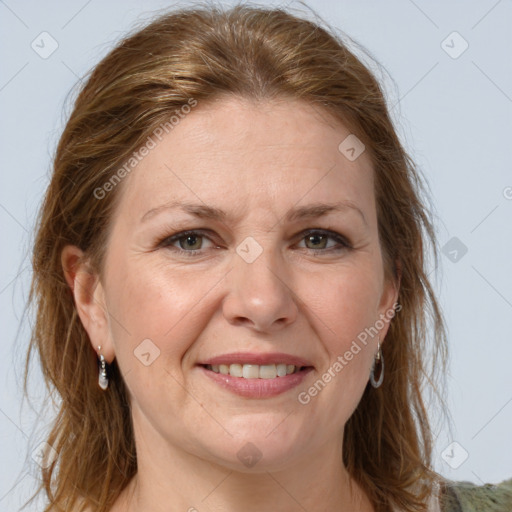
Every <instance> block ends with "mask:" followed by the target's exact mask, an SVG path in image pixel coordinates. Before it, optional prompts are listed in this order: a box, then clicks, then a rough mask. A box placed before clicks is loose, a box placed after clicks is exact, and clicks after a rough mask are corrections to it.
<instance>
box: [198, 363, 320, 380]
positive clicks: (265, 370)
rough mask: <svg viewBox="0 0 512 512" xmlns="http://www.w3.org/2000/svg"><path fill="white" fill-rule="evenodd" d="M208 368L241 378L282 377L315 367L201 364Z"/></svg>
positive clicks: (279, 364)
mask: <svg viewBox="0 0 512 512" xmlns="http://www.w3.org/2000/svg"><path fill="white" fill-rule="evenodd" d="M199 366H202V367H203V368H205V369H206V370H209V371H211V372H214V373H217V374H220V375H229V376H231V377H237V378H241V379H264V380H271V379H281V378H284V377H286V376H288V375H294V374H297V373H299V372H303V371H305V370H307V369H313V367H312V366H296V365H293V364H286V363H273V364H263V365H259V364H252V363H249V364H240V363H231V364H201V365H199Z"/></svg>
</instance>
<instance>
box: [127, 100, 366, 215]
mask: <svg viewBox="0 0 512 512" xmlns="http://www.w3.org/2000/svg"><path fill="white" fill-rule="evenodd" d="M347 137H348V139H347ZM350 137H354V135H352V134H351V132H350V130H349V128H348V127H346V126H344V125H343V124H342V123H341V122H339V121H335V120H334V119H333V118H332V117H331V116H329V115H328V114H327V113H326V112H324V111H323V109H315V108H313V107H312V106H311V105H309V104H307V103H305V102H301V101H296V100H278V101H277V100H274V101H270V100H266V101H263V102H253V101H249V100H245V99H242V98H235V97H233V98H231V97H230V98H222V99H221V100H218V101H215V102H209V103H207V104H203V105H202V104H200V103H199V104H198V105H197V106H196V107H195V108H194V109H192V110H191V111H190V113H188V114H186V115H183V116H182V117H181V119H180V120H179V122H178V123H177V124H175V125H174V126H173V128H172V130H170V131H169V133H166V134H165V135H164V136H161V137H160V139H161V140H158V138H157V137H155V136H153V137H152V138H153V139H154V147H153V148H152V149H151V150H150V151H149V153H148V154H147V155H146V156H145V157H144V158H143V159H142V160H141V161H140V162H139V163H138V164H137V166H136V167H135V168H134V170H133V172H132V173H131V174H130V176H129V177H127V179H126V183H123V188H124V190H123V198H122V200H121V204H120V209H121V210H123V209H124V210H125V212H124V213H125V214H128V215H131V216H136V217H138V218H140V217H141V216H142V215H143V214H144V213H145V212H147V211H148V210H149V209H151V208H154V207H156V206H158V205H160V204H164V203H166V202H170V201H176V200H178V201H179V200H184V201H187V202H190V201H193V202H194V203H199V202H203V203H205V204H208V205H209V206H221V207H222V209H224V210H226V209H230V208H231V209H238V210H239V211H240V212H241V211H242V210H244V209H247V208H252V209H254V208H268V209H270V210H272V211H274V212H275V213H276V214H279V213H278V210H279V209H280V206H282V208H284V209H287V207H288V206H290V205H293V204H297V203H299V202H300V203H304V204H306V203H308V202H315V201H331V202H332V201H336V200H339V199H340V198H343V199H345V200H347V201H352V202H355V203H358V204H359V205H360V206H361V208H362V209H364V208H372V206H373V202H374V198H373V171H372V165H371V162H370V158H369V156H368V155H367V154H366V152H363V153H362V154H361V155H360V156H359V157H358V158H357V159H355V160H351V159H349V158H347V156H346V153H344V152H343V151H340V149H339V147H340V144H342V143H343V141H346V140H349V141H351V139H350ZM345 145H346V144H345ZM343 148H344V146H343V144H342V150H343ZM356 149H358V150H359V149H360V148H356ZM128 206H129V212H128V210H127V208H128Z"/></svg>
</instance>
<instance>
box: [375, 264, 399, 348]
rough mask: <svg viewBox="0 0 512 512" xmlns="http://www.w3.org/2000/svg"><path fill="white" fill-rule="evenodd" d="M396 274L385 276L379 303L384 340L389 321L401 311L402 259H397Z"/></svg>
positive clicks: (381, 337) (380, 333)
mask: <svg viewBox="0 0 512 512" xmlns="http://www.w3.org/2000/svg"><path fill="white" fill-rule="evenodd" d="M395 269H396V274H394V275H391V276H385V277H384V286H383V291H382V295H381V299H380V304H379V318H378V319H377V321H379V320H380V322H379V324H381V323H384V326H383V327H382V329H379V331H380V332H379V337H380V340H381V343H382V341H383V340H384V338H385V337H386V334H387V332H388V329H389V322H390V321H391V319H392V318H393V317H394V316H395V314H396V313H397V312H398V311H400V309H401V306H399V305H398V295H399V292H400V282H401V280H402V266H401V264H400V261H398V260H397V261H395Z"/></svg>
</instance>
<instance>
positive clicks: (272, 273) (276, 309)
mask: <svg viewBox="0 0 512 512" xmlns="http://www.w3.org/2000/svg"><path fill="white" fill-rule="evenodd" d="M227 279H228V286H229V293H228V295H227V296H226V297H225V299H224V301H223V306H222V308H223V314H224V316H225V318H226V319H227V320H228V321H229V322H230V323H231V324H232V325H237V326H240V325H245V326H247V327H249V328H251V329H254V330H255V331H259V332H265V333H271V332H275V331H277V330H279V329H283V328H284V327H286V326H287V325H289V324H291V323H293V322H294V321H295V320H296V318H297V314H298V308H297V303H296V295H295V293H294V291H293V290H292V288H291V286H292V285H291V277H290V272H289V271H287V269H286V265H285V264H284V262H283V261H282V259H279V257H278V256H276V255H275V254H274V253H273V252H272V251H270V250H267V249H265V250H263V252H262V253H261V254H260V255H259V256H258V257H257V258H256V260H254V261H252V262H248V261H246V260H244V258H243V257H241V256H239V254H237V253H235V254H234V266H233V269H232V270H231V272H229V274H228V276H227Z"/></svg>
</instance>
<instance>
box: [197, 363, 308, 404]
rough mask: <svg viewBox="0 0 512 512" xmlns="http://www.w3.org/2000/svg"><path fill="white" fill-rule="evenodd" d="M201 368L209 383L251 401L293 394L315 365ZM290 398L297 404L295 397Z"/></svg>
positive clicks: (205, 366) (281, 364) (237, 364)
mask: <svg viewBox="0 0 512 512" xmlns="http://www.w3.org/2000/svg"><path fill="white" fill-rule="evenodd" d="M197 367H198V368H199V369H200V370H201V373H202V374H203V375H204V376H205V377H206V378H207V379H208V380H209V383H211V382H213V383H215V384H217V385H218V386H219V388H220V389H221V390H224V391H228V392H230V393H232V394H234V395H237V396H239V397H243V398H250V399H265V398H267V399H268V398H272V397H275V396H277V395H281V394H283V395H284V394H285V393H286V392H291V391H292V390H293V389H294V388H297V386H299V385H300V384H301V383H302V382H303V381H304V380H305V379H307V378H308V375H309V374H310V373H311V372H312V371H313V370H314V368H313V366H298V365H297V366H296V365H288V364H285V363H277V364H265V365H257V364H249V363H247V364H240V363H232V364H229V365H228V364H224V363H223V364H219V365H215V364H200V365H198V366H197ZM210 388H211V386H210V385H209V389H210ZM214 389H215V388H214ZM296 392H297V391H296ZM290 399H291V400H294V401H295V399H292V398H291V397H290Z"/></svg>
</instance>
